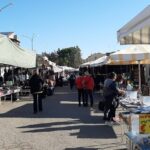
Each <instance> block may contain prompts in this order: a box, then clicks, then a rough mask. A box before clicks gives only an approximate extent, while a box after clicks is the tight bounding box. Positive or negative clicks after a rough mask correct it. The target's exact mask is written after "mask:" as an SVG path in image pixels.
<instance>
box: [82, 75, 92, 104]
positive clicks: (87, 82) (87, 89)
mask: <svg viewBox="0 0 150 150" xmlns="http://www.w3.org/2000/svg"><path fill="white" fill-rule="evenodd" d="M83 88H84V100H85V106H88V96H89V97H90V106H91V107H93V89H94V80H93V78H92V76H91V75H90V74H89V73H88V72H85V75H84V78H83Z"/></svg>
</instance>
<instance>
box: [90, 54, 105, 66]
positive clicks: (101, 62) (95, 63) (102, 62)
mask: <svg viewBox="0 0 150 150" xmlns="http://www.w3.org/2000/svg"><path fill="white" fill-rule="evenodd" d="M107 62H108V56H103V57H100V58H98V59H96V60H95V61H93V62H91V64H90V67H97V66H102V65H105V64H107Z"/></svg>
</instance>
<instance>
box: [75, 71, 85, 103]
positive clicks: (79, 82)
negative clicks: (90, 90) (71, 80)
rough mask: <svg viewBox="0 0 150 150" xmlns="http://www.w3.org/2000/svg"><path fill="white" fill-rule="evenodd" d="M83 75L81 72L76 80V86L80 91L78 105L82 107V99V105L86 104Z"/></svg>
mask: <svg viewBox="0 0 150 150" xmlns="http://www.w3.org/2000/svg"><path fill="white" fill-rule="evenodd" d="M82 82H83V73H82V72H79V76H78V77H77V78H76V80H75V84H76V87H77V90H78V105H79V106H81V98H82V104H83V106H84V105H85V102H84V91H83V85H82Z"/></svg>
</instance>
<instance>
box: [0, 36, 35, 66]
mask: <svg viewBox="0 0 150 150" xmlns="http://www.w3.org/2000/svg"><path fill="white" fill-rule="evenodd" d="M0 64H6V65H12V66H16V67H22V68H34V67H36V54H35V53H33V52H29V51H25V50H24V49H22V48H20V47H19V46H18V45H16V44H15V43H14V42H12V41H11V40H10V39H9V38H7V37H6V36H4V35H1V34H0Z"/></svg>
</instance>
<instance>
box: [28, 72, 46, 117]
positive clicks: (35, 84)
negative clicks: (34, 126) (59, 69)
mask: <svg viewBox="0 0 150 150" xmlns="http://www.w3.org/2000/svg"><path fill="white" fill-rule="evenodd" d="M29 85H30V90H31V94H32V95H33V113H34V114H36V113H37V111H38V109H39V111H42V110H43V107H42V87H43V80H42V79H41V78H40V76H39V75H38V73H37V71H36V70H34V71H33V75H32V76H31V78H30V80H29Z"/></svg>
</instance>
